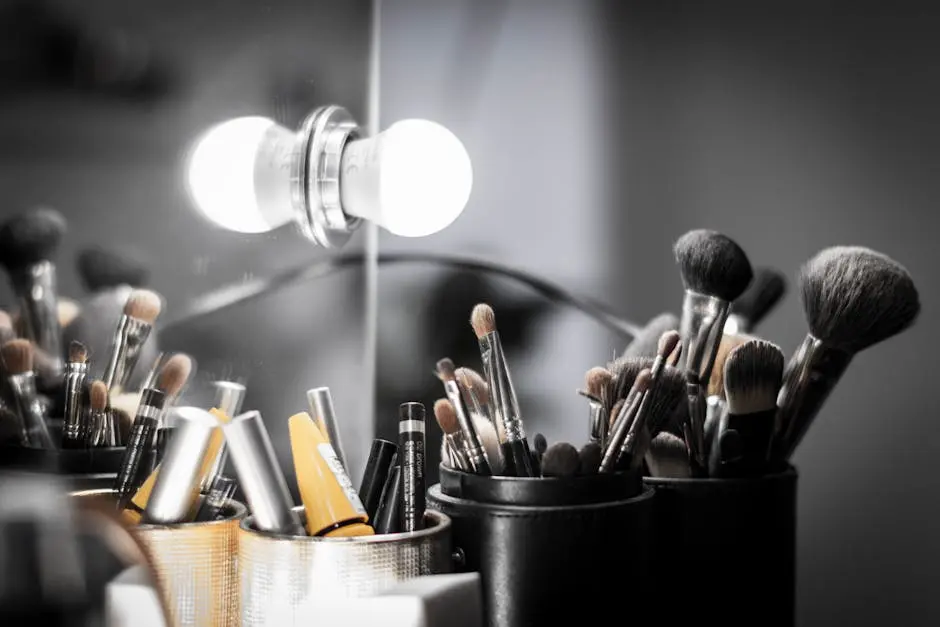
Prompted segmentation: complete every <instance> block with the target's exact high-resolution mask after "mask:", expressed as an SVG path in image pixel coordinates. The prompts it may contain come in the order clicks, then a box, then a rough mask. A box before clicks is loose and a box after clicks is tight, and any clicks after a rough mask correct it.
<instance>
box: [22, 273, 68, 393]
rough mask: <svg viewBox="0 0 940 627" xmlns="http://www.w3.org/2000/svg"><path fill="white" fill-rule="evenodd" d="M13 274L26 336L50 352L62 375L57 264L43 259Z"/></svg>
mask: <svg viewBox="0 0 940 627" xmlns="http://www.w3.org/2000/svg"><path fill="white" fill-rule="evenodd" d="M11 278H12V280H13V285H14V288H15V290H16V293H17V295H18V296H19V297H20V303H21V307H22V310H23V322H24V324H25V325H26V337H28V338H29V339H31V340H32V341H33V342H34V343H35V344H36V346H38V347H39V348H41V349H42V350H43V352H44V353H46V354H47V355H48V356H49V359H50V360H52V368H53V370H54V372H55V374H56V375H61V374H62V371H63V368H64V362H63V359H62V331H61V329H60V328H59V312H58V301H59V297H58V290H57V286H56V271H55V265H54V264H53V263H52V262H51V261H40V262H38V263H34V264H30V265H28V266H26V267H24V268H22V269H21V270H19V271H18V272H16V276H13V277H11Z"/></svg>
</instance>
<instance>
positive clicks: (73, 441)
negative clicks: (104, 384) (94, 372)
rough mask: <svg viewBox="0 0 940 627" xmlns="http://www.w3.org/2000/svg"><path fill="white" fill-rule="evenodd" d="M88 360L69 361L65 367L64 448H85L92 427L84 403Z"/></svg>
mask: <svg viewBox="0 0 940 627" xmlns="http://www.w3.org/2000/svg"><path fill="white" fill-rule="evenodd" d="M87 375H88V362H69V363H68V364H66V367H65V420H64V423H63V425H62V448H84V447H85V445H86V442H87V441H88V437H89V433H90V432H91V428H90V427H89V424H88V421H87V420H86V416H85V411H84V407H83V405H82V393H83V392H84V389H85V377H86V376H87Z"/></svg>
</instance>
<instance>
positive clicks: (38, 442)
mask: <svg viewBox="0 0 940 627" xmlns="http://www.w3.org/2000/svg"><path fill="white" fill-rule="evenodd" d="M10 391H11V392H13V397H14V398H15V399H16V409H17V411H18V412H19V414H20V419H21V420H22V421H23V427H24V429H25V430H26V439H27V442H28V443H29V445H30V446H34V447H38V448H48V449H54V448H56V445H55V443H54V442H53V441H52V436H51V435H49V427H48V426H47V425H46V416H45V414H44V412H43V409H42V403H40V402H39V398H38V397H37V395H36V375H35V374H34V373H33V372H21V373H20V374H11V375H10Z"/></svg>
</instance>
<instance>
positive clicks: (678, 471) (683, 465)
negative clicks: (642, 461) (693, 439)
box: [646, 431, 692, 479]
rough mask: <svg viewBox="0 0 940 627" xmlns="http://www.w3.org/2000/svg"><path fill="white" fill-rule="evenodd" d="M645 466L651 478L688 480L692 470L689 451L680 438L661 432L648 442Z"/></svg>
mask: <svg viewBox="0 0 940 627" xmlns="http://www.w3.org/2000/svg"><path fill="white" fill-rule="evenodd" d="M646 465H647V466H648V467H649V471H650V475H651V476H653V477H669V478H672V479H689V478H691V476H692V470H691V468H690V466H689V449H688V448H686V446H685V442H683V441H682V438H680V437H678V436H676V435H673V434H672V433H667V432H665V431H664V432H663V433H660V434H659V435H657V436H656V437H655V438H653V440H652V441H651V442H650V447H649V450H648V451H647V452H646Z"/></svg>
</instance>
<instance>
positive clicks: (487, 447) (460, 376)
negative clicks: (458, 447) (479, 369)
mask: <svg viewBox="0 0 940 627" xmlns="http://www.w3.org/2000/svg"><path fill="white" fill-rule="evenodd" d="M457 381H458V382H459V383H460V390H461V392H462V393H463V394H464V396H465V397H467V398H471V399H475V400H474V401H473V405H474V409H473V411H471V412H470V419H471V420H472V422H473V427H474V428H475V429H476V432H477V437H479V438H480V443H481V444H483V450H484V451H485V452H486V459H487V462H489V465H490V471H491V472H492V473H493V474H494V475H498V474H500V473H502V472H503V468H505V465H506V464H505V461H504V459H503V450H502V446H501V445H500V438H499V431H498V430H497V425H495V424H493V421H492V419H491V418H490V414H489V410H488V409H487V405H485V404H482V399H488V396H487V393H486V391H485V389H484V391H483V392H482V393H478V390H479V389H480V386H481V385H482V386H483V388H486V384H485V383H484V382H483V379H482V378H481V377H480V375H479V374H477V373H476V372H474V371H473V370H470V369H468V368H457ZM478 402H480V408H481V409H483V410H484V411H486V412H487V413H485V414H484V413H481V412H479V411H478V409H477V404H478Z"/></svg>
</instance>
